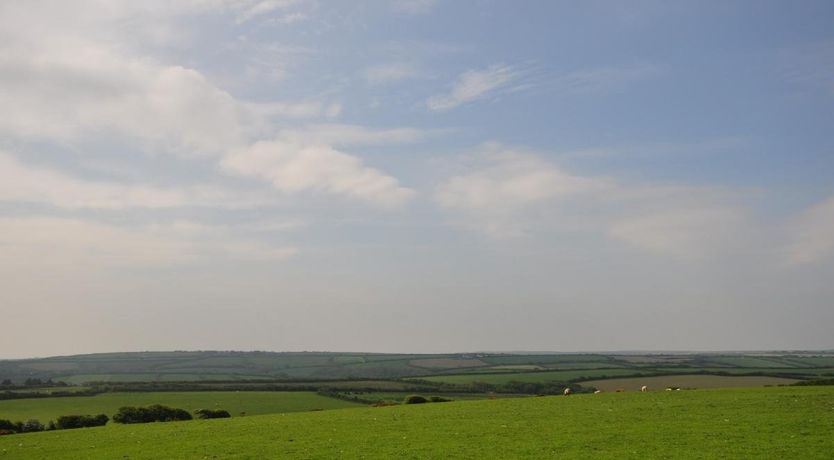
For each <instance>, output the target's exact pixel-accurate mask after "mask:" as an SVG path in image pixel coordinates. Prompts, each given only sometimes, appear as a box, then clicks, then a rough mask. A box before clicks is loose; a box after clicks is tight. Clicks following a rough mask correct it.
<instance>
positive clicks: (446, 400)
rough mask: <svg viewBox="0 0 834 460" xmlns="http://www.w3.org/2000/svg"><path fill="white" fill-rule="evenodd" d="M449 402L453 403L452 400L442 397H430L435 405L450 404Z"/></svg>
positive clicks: (430, 400)
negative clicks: (437, 403)
mask: <svg viewBox="0 0 834 460" xmlns="http://www.w3.org/2000/svg"><path fill="white" fill-rule="evenodd" d="M449 401H451V399H447V398H443V397H440V396H430V397H429V402H433V403H435V402H449Z"/></svg>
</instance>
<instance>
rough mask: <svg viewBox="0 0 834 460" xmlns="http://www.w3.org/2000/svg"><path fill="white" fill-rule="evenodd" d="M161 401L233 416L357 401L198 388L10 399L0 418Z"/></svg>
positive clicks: (109, 410)
mask: <svg viewBox="0 0 834 460" xmlns="http://www.w3.org/2000/svg"><path fill="white" fill-rule="evenodd" d="M151 404H162V405H165V406H171V407H176V408H179V409H186V410H188V411H189V412H193V411H194V410H196V409H225V410H228V411H229V412H230V413H231V414H232V416H238V415H240V414H241V413H242V412H245V413H246V415H259V414H273V413H279V412H303V411H310V410H318V409H339V408H344V407H355V406H357V404H355V403H351V402H347V401H341V400H338V399H334V398H328V397H326V396H321V395H318V394H316V393H312V392H307V391H195V392H159V393H150V392H147V393H145V392H136V393H102V394H100V395H96V396H68V397H58V398H36V399H11V400H6V401H0V419H6V420H13V421H17V420H21V421H22V420H28V419H37V420H40V421H41V422H42V423H47V422H48V421H49V420H54V419H56V418H58V416H60V415H93V414H106V415H108V416H112V415H113V414H114V413H116V411H117V410H118V409H119V408H120V407H122V406H148V405H151Z"/></svg>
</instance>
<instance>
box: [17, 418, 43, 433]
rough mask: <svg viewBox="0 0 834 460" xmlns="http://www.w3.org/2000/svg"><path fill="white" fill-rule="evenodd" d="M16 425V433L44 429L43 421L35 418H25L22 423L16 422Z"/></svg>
mask: <svg viewBox="0 0 834 460" xmlns="http://www.w3.org/2000/svg"><path fill="white" fill-rule="evenodd" d="M17 425H18V429H17V432H18V433H31V432H34V431H43V430H44V426H43V423H41V422H39V421H37V420H35V419H31V420H27V421H25V422H23V423H19V422H18V424H17Z"/></svg>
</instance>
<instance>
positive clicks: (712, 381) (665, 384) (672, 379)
mask: <svg viewBox="0 0 834 460" xmlns="http://www.w3.org/2000/svg"><path fill="white" fill-rule="evenodd" d="M795 382H797V380H795V379H786V378H781V377H761V376H752V375H739V376H726V375H699V374H689V375H661V376H655V377H637V378H635V377H630V378H624V379H606V380H590V381H585V382H582V385H583V386H587V387H593V388H597V389H599V390H603V391H614V390H619V389H623V390H625V391H638V390H639V389H640V388H641V387H642V386H643V385H646V386H648V387H649V389H650V390H663V389H665V388H669V387H678V388H747V387H763V386H771V385H790V384H792V383H795Z"/></svg>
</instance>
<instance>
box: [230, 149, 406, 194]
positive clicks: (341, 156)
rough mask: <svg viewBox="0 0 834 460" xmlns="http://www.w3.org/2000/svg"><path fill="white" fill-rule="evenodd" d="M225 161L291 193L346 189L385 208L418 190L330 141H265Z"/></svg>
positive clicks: (341, 191) (233, 169)
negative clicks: (325, 142)
mask: <svg viewBox="0 0 834 460" xmlns="http://www.w3.org/2000/svg"><path fill="white" fill-rule="evenodd" d="M222 166H223V168H224V169H226V170H227V171H230V172H233V173H237V174H240V175H244V176H253V177H259V178H262V179H265V180H267V181H269V182H270V183H271V184H272V185H273V187H275V188H276V189H278V190H280V191H283V192H286V193H298V192H303V191H309V192H317V193H329V194H340V195H346V196H349V197H353V198H357V199H360V200H363V201H367V202H370V203H373V204H375V205H378V206H382V207H396V206H400V205H402V204H404V203H405V202H407V201H408V200H409V199H410V198H411V197H412V196H413V195H414V191H413V190H411V189H408V188H405V187H402V186H400V184H399V182H398V181H397V180H396V179H395V178H393V177H391V176H388V175H386V174H384V173H382V172H381V171H379V170H377V169H374V168H370V167H368V166H365V165H364V164H363V163H362V161H361V160H359V159H358V158H356V157H354V156H351V155H348V154H346V153H344V152H340V151H338V150H336V149H334V148H332V147H330V146H328V145H305V144H298V143H294V142H285V141H281V140H275V141H260V142H256V143H255V144H253V145H251V146H249V147H247V148H244V149H241V150H239V151H237V152H235V153H233V154H231V155H229V156H227V157H226V158H224V160H223V162H222Z"/></svg>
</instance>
